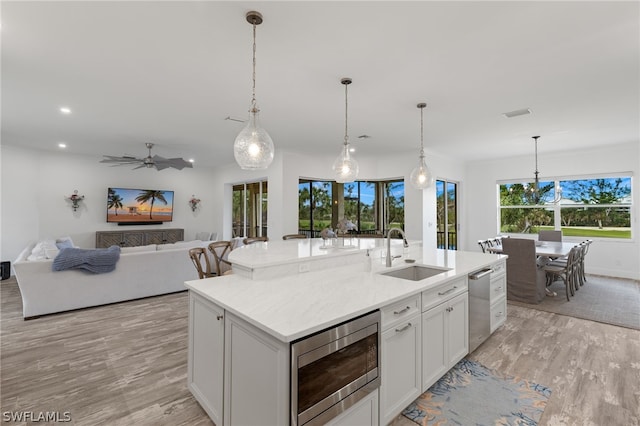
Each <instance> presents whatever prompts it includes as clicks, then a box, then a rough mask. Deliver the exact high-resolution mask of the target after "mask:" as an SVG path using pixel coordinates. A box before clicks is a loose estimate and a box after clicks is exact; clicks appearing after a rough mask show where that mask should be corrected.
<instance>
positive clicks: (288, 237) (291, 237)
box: [282, 234, 307, 240]
mask: <svg viewBox="0 0 640 426" xmlns="http://www.w3.org/2000/svg"><path fill="white" fill-rule="evenodd" d="M282 239H283V240H306V239H307V236H306V235H303V234H287V235H283V236H282Z"/></svg>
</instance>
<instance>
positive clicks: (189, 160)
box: [187, 158, 196, 163]
mask: <svg viewBox="0 0 640 426" xmlns="http://www.w3.org/2000/svg"><path fill="white" fill-rule="evenodd" d="M187 161H188V162H190V163H195V162H196V160H194V159H193V158H189V159H188V160H187Z"/></svg>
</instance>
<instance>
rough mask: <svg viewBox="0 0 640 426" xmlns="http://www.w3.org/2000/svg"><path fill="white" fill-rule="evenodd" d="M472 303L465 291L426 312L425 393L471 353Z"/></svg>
mask: <svg viewBox="0 0 640 426" xmlns="http://www.w3.org/2000/svg"><path fill="white" fill-rule="evenodd" d="M423 304H424V301H423ZM468 304H469V295H468V293H467V292H466V291H465V292H464V293H462V294H458V295H457V296H455V297H453V298H451V299H449V300H447V301H445V302H444V303H441V304H439V305H437V306H436V307H434V308H431V309H429V310H427V311H425V312H423V313H422V392H424V391H426V390H427V389H429V387H430V386H431V385H433V384H434V383H435V382H436V381H437V380H438V379H439V378H440V377H442V375H443V374H444V373H446V372H447V371H448V370H449V369H450V368H451V367H453V366H454V365H455V364H456V363H457V362H458V361H460V360H461V359H462V358H463V357H464V356H465V355H467V353H469V319H468V318H469V317H468Z"/></svg>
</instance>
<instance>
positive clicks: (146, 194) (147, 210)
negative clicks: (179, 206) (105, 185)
mask: <svg viewBox="0 0 640 426" xmlns="http://www.w3.org/2000/svg"><path fill="white" fill-rule="evenodd" d="M171 220H173V191H159V190H150V189H125V188H109V193H108V195H107V222H117V223H123V222H130V223H135V222H150V221H154V222H169V221H171Z"/></svg>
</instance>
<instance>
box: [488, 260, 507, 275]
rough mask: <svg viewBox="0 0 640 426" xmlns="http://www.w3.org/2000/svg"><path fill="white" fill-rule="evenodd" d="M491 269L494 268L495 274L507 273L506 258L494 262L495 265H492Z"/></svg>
mask: <svg viewBox="0 0 640 426" xmlns="http://www.w3.org/2000/svg"><path fill="white" fill-rule="evenodd" d="M491 269H493V275H500V274H506V273H507V262H506V261H504V260H501V261H500V262H498V263H494V264H493V265H491Z"/></svg>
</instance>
